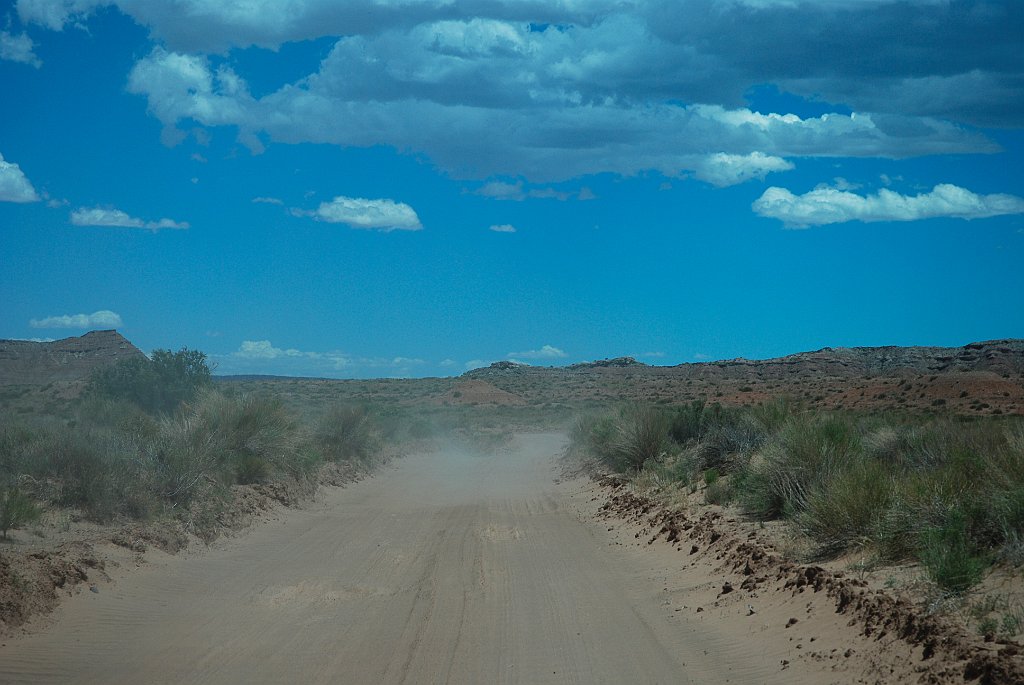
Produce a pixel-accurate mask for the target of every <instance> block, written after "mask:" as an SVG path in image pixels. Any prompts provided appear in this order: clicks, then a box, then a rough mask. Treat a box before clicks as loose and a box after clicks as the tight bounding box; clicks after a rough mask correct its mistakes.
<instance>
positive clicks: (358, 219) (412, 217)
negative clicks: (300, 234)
mask: <svg viewBox="0 0 1024 685" xmlns="http://www.w3.org/2000/svg"><path fill="white" fill-rule="evenodd" d="M295 213H296V214H299V215H300V216H312V217H313V218H314V219H316V220H318V221H326V222H328V223H332V224H346V225H348V226H350V227H352V228H363V229H370V230H377V231H395V230H400V231H419V230H421V229H422V228H423V225H422V224H421V223H420V218H419V217H418V216H417V215H416V212H415V210H413V208H412V207H410V206H409V205H407V204H405V203H404V202H395V201H394V200H387V199H382V200H368V199H365V198H361V197H344V196H343V195H339V196H337V197H335V198H334V199H333V200H331V201H330V202H321V203H320V206H319V207H317V208H316V209H315V210H312V211H307V210H296V212H295Z"/></svg>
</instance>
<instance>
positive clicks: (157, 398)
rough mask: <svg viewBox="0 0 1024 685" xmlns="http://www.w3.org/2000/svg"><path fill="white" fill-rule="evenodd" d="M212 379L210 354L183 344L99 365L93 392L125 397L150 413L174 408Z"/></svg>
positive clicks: (99, 394) (100, 394) (91, 382)
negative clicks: (208, 361) (173, 348)
mask: <svg viewBox="0 0 1024 685" xmlns="http://www.w3.org/2000/svg"><path fill="white" fill-rule="evenodd" d="M210 383H211V374H210V368H209V367H208V366H207V364H206V355H205V354H204V353H202V352H199V351H198V350H189V349H187V348H184V347H183V348H181V349H180V350H179V351H177V352H171V351H170V350H154V352H153V354H152V358H150V359H146V358H142V357H133V358H131V359H125V360H122V361H119V362H117V363H116V364H112V365H110V366H105V367H102V368H99V369H97V370H96V371H95V372H94V373H93V375H92V377H91V378H90V380H89V390H88V392H89V394H91V395H97V396H100V397H106V398H112V399H121V400H125V401H128V402H131V403H133V404H135V405H136V406H138V407H140V408H142V409H143V410H144V411H147V412H149V413H165V412H170V411H174V410H175V409H176V408H177V407H178V406H179V405H180V404H181V403H182V402H187V401H189V400H191V399H192V398H194V397H195V396H196V393H197V392H198V391H199V390H201V389H202V388H204V387H207V386H209V385H210Z"/></svg>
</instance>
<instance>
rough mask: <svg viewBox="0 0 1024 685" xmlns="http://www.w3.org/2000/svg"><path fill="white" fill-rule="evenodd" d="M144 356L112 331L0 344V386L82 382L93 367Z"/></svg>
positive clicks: (2, 341)
mask: <svg viewBox="0 0 1024 685" xmlns="http://www.w3.org/2000/svg"><path fill="white" fill-rule="evenodd" d="M145 356H146V355H145V354H144V353H143V352H142V350H140V349H139V348H137V347H135V345H132V344H131V343H130V342H129V341H128V339H127V338H125V337H124V336H123V335H121V334H120V333H118V332H117V331H113V330H109V331H90V332H88V333H86V334H85V335H81V336H78V337H73V338H64V339H62V340H54V341H53V342H33V341H30V340H0V385H45V384H47V383H54V382H69V381H78V380H83V379H85V378H87V377H88V376H89V374H90V373H92V370H93V369H95V368H97V367H100V366H106V365H109V364H114V363H116V362H118V361H120V360H122V359H131V358H132V357H145Z"/></svg>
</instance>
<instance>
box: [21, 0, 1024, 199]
mask: <svg viewBox="0 0 1024 685" xmlns="http://www.w3.org/2000/svg"><path fill="white" fill-rule="evenodd" d="M960 4H961V3H950V2H945V1H935V2H932V1H928V2H896V1H887V0H870V1H868V0H864V1H863V2H859V1H857V0H827V1H826V0H823V1H822V2H807V1H805V0H703V1H693V2H671V1H667V0H630V1H628V2H621V1H620V0H591V1H589V2H582V1H580V0H550V1H548V2H540V1H539V0H465V1H464V2H450V1H447V0H350V1H349V2H344V3H339V2H337V1H336V0H303V1H302V2H298V1H292V2H281V1H280V0H248V1H246V2H237V1H236V2H216V1H215V0H19V2H18V12H19V15H20V16H21V19H22V21H23V22H26V23H29V22H31V23H35V24H39V25H42V26H47V27H50V28H54V29H59V28H61V27H63V26H64V25H66V24H68V23H71V22H76V21H84V20H85V19H86V18H87V17H88V14H89V12H90V11H91V10H92V9H93V8H95V7H99V6H106V5H114V6H117V7H118V8H120V10H121V11H122V12H125V13H126V14H128V15H130V16H131V17H132V18H133V19H134V20H135V21H136V22H137V23H139V24H140V25H143V26H146V27H148V28H149V29H150V31H151V34H152V37H153V39H154V42H156V43H157V44H158V45H160V46H161V47H158V48H156V49H154V50H153V51H152V52H151V53H150V54H149V55H148V56H146V57H144V58H142V59H141V60H139V61H138V62H137V64H136V65H135V67H134V68H133V69H132V71H131V74H130V77H129V80H128V89H129V91H130V92H133V93H137V94H139V95H141V96H143V97H145V98H146V101H147V104H148V107H149V111H150V112H151V113H152V114H153V116H155V117H156V118H157V119H159V120H160V122H162V123H163V124H164V131H165V133H164V136H163V138H164V140H165V141H166V142H167V143H169V144H175V143H176V142H178V141H180V140H181V139H182V138H183V137H184V136H185V135H196V137H197V140H198V139H199V138H200V137H201V134H200V133H197V132H201V131H202V130H203V127H226V128H227V129H228V130H230V131H231V135H237V137H238V139H239V141H241V142H242V143H244V144H245V145H247V146H249V147H250V148H251V149H253V150H254V151H259V150H261V149H262V148H263V146H264V145H265V144H266V142H268V141H269V142H284V143H304V142H312V143H327V144H335V145H340V146H356V147H369V146H375V145H384V146H390V147H392V148H394V149H397V150H401V151H405V152H408V153H410V154H416V155H424V156H426V157H428V158H430V159H431V160H432V161H433V162H434V163H435V164H437V165H438V166H439V167H440V168H442V169H443V170H445V171H446V172H448V173H450V174H451V175H452V176H453V177H456V178H463V179H480V180H482V179H488V178H493V177H496V176H501V177H506V178H522V179H526V180H527V181H529V182H530V183H553V182H557V181H564V180H567V179H571V178H577V177H579V176H583V175H589V174H599V173H613V174H619V175H624V176H629V175H635V174H639V173H643V172H646V171H655V172H659V173H661V174H664V175H666V176H669V177H678V178H683V177H696V178H699V179H703V180H706V181H708V182H709V183H713V184H715V185H730V184H733V183H740V182H743V181H746V180H749V179H753V178H763V177H764V176H765V174H767V173H771V172H777V171H783V170H785V169H788V168H790V167H791V165H792V164H793V161H794V160H797V159H798V158H801V157H808V156H810V157H820V156H851V157H884V158H900V157H907V156H916V155H930V154H937V153H942V154H947V153H964V152H971V153H973V152H994V151H998V149H999V147H998V145H996V144H995V143H994V142H993V141H992V140H990V139H988V138H987V137H986V136H985V135H983V134H982V133H980V132H979V131H978V129H977V128H967V127H964V126H961V125H959V124H962V123H968V124H974V125H977V124H978V123H979V122H982V123H983V124H985V122H988V123H987V124H985V125H990V124H991V123H992V122H995V123H996V124H998V125H1001V126H1006V127H1010V128H1012V127H1017V126H1020V124H1021V123H1022V122H1024V96H1022V93H1024V90H1022V89H1021V88H1020V87H1019V82H1020V79H1021V78H1022V76H1024V68H1022V67H1021V63H1020V62H1019V61H1013V60H1009V61H1007V59H1006V57H1005V56H1006V55H1008V54H1017V53H1018V52H1019V47H1020V45H1019V42H1020V41H1019V38H1018V37H1017V36H1018V35H1019V33H1020V32H1019V31H1014V30H1013V29H1014V28H1017V27H1019V24H1020V17H1019V13H1016V9H1014V6H1015V5H1014V3H989V5H986V9H985V11H983V12H982V11H978V12H967V13H965V12H963V11H962V7H960ZM835 26H842V30H841V31H835V30H833V29H834V27H835ZM545 27H546V28H545ZM908 31H909V32H910V33H912V34H913V35H914V36H916V37H917V38H916V39H915V40H911V41H908V40H906V39H905V35H906V34H907V32H908ZM338 36H341V37H340V38H337V37H338ZM322 37H332V40H335V44H334V46H333V48H332V49H331V51H330V53H329V54H328V55H327V56H326V57H325V58H324V59H323V60H321V61H320V62H319V63H318V66H317V68H316V71H314V72H312V73H308V74H302V75H301V76H300V77H298V78H295V80H294V81H292V82H287V83H286V82H282V83H279V84H278V87H277V89H276V90H272V91H271V92H267V93H266V94H265V95H262V96H260V97H256V96H254V95H253V94H252V92H251V91H250V89H249V87H248V86H247V84H246V81H245V79H244V73H238V72H236V71H235V70H234V69H233V68H232V67H230V66H228V64H227V63H228V61H229V60H230V57H225V55H229V54H230V50H231V48H234V47H248V46H250V45H257V46H261V47H265V48H270V49H271V50H276V49H277V48H278V47H280V46H281V45H282V44H284V43H287V42H290V41H301V40H309V39H317V38H322ZM867 44H872V45H882V46H885V49H884V51H883V52H884V54H879V55H876V57H877V59H852V58H851V55H861V54H862V53H863V46H864V45H867ZM281 59H284V58H283V57H281ZM880 64H883V65H884V68H880V67H879V65H880ZM996 65H998V66H996ZM238 69H239V70H240V71H241V69H242V67H238ZM763 84H775V85H777V86H778V87H779V88H780V89H781V90H782V91H784V92H788V93H795V94H796V95H798V96H804V97H806V98H808V99H810V100H812V101H814V102H816V103H822V102H825V103H827V102H841V103H847V104H849V105H850V107H851V108H852V109H853V110H854V111H855V113H854V114H844V113H830V114H827V115H824V116H821V117H807V118H802V117H799V116H796V115H795V114H793V113H790V112H786V111H783V112H758V111H754V109H753V108H748V107H745V106H744V103H745V102H746V101H747V100H746V99H745V98H747V94H748V93H749V92H750V89H751V88H752V87H755V86H758V85H763ZM755 100H756V99H755ZM680 103H684V104H680ZM701 103H703V104H701ZM843 111H844V112H845V111H846V109H845V107H844V109H843ZM953 122H955V123H953ZM179 125H181V126H183V127H185V128H187V129H188V133H186V132H185V131H179V130H178V128H177V127H178V126H179ZM197 125H198V126H197ZM709 153H713V154H710V155H709ZM505 185H506V186H511V188H504V191H506V192H505V194H504V195H493V196H494V197H507V198H509V199H521V198H522V197H528V196H530V193H531V191H529V190H526V189H525V188H520V189H519V190H518V191H517V190H516V189H515V186H516V184H515V183H507V184H505ZM482 190H483V189H482ZM491 190H494V191H501V190H502V189H501V188H499V187H497V186H496V187H494V188H491ZM533 192H535V193H536V195H534V196H535V197H554V198H560V199H564V198H565V197H569V196H571V195H572V194H571V193H568V194H567V193H565V192H564V191H559V190H556V189H553V188H550V187H547V188H536V189H534V191H533ZM581 199H582V191H581Z"/></svg>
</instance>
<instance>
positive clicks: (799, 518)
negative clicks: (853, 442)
mask: <svg viewBox="0 0 1024 685" xmlns="http://www.w3.org/2000/svg"><path fill="white" fill-rule="evenodd" d="M832 468H833V471H832V473H831V474H830V475H829V476H827V477H825V478H821V479H819V482H818V483H817V484H816V485H814V486H813V487H811V488H810V491H809V493H808V495H807V498H806V504H805V507H804V509H803V510H802V511H800V512H799V513H798V514H797V515H796V522H797V525H799V526H800V528H801V529H802V530H803V531H804V532H805V533H806V534H807V535H809V536H810V537H811V538H813V539H814V540H816V541H817V542H819V543H821V544H822V545H824V546H825V548H826V549H835V550H839V549H844V548H846V547H849V546H850V545H855V544H868V543H869V542H870V541H871V540H872V537H873V535H874V534H875V533H876V532H877V530H878V519H879V517H880V515H881V514H882V513H883V512H884V511H886V508H887V507H888V505H889V501H890V499H891V497H892V475H891V473H890V472H889V470H888V469H887V468H886V467H885V466H884V465H883V464H881V463H879V462H877V461H875V460H873V459H868V458H862V457H854V458H852V459H851V460H849V461H848V462H847V463H836V464H833V465H832Z"/></svg>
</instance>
